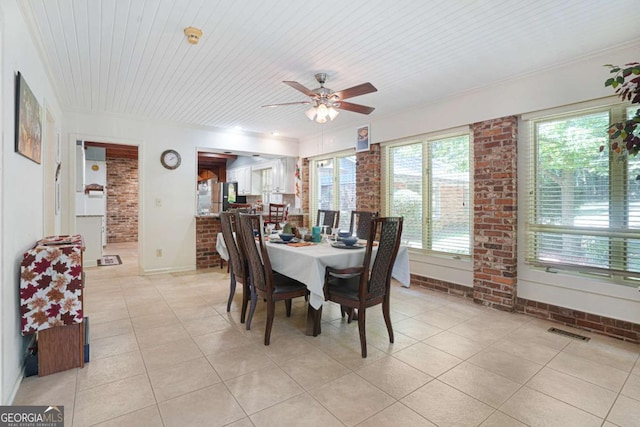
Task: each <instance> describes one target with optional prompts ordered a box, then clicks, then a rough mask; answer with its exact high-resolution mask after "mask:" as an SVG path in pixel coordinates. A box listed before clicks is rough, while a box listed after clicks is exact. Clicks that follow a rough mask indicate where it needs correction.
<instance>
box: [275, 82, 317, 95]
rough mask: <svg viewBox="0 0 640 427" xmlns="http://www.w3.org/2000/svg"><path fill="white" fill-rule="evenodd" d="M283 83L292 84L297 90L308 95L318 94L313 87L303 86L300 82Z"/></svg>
mask: <svg viewBox="0 0 640 427" xmlns="http://www.w3.org/2000/svg"><path fill="white" fill-rule="evenodd" d="M282 83H284V84H286V85H289V86H291V87H292V88H294V89H295V90H299V91H300V92H302V93H304V94H305V95H307V96H312V97H315V96H316V93H315V92H313V91H312V90H311V89H307V88H306V87H304V86H302V85H301V84H300V83H298V82H291V81H284V82H282Z"/></svg>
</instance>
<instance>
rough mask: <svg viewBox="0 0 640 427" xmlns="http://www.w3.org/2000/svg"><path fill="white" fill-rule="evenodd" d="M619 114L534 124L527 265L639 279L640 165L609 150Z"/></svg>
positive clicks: (601, 113)
mask: <svg viewBox="0 0 640 427" xmlns="http://www.w3.org/2000/svg"><path fill="white" fill-rule="evenodd" d="M623 114H625V110H624V109H623V108H622V107H621V106H617V107H611V108H608V109H599V110H596V111H590V112H586V113H580V114H575V115H571V116H559V117H551V118H546V119H540V120H536V121H533V122H532V126H531V130H532V132H533V136H532V138H533V139H532V140H533V141H534V143H533V144H532V155H531V165H530V167H531V173H530V177H531V182H530V189H531V191H530V200H529V213H528V217H529V220H528V224H527V239H528V242H527V260H528V262H530V263H531V264H534V265H538V266H546V267H555V268H566V269H575V270H579V271H586V272H593V273H600V274H606V275H619V276H623V277H633V276H635V277H640V274H639V273H640V162H639V159H638V158H635V157H629V158H628V159H625V158H621V157H620V155H619V154H618V153H616V152H615V151H612V150H609V149H608V147H609V146H610V142H609V137H608V132H607V130H608V127H609V123H610V122H612V121H618V119H620V118H621V116H622V115H623ZM627 114H629V112H627ZM600 147H603V148H604V149H603V150H602V151H600Z"/></svg>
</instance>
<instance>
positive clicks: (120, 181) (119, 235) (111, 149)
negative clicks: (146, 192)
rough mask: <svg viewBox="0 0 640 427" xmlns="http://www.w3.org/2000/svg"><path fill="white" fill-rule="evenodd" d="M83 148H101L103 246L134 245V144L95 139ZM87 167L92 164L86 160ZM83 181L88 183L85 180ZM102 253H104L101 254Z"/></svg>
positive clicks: (136, 173) (136, 171) (136, 198)
mask: <svg viewBox="0 0 640 427" xmlns="http://www.w3.org/2000/svg"><path fill="white" fill-rule="evenodd" d="M84 148H85V150H91V149H100V150H104V167H105V169H106V181H105V191H104V193H105V194H104V195H105V197H106V204H105V205H106V206H105V223H104V227H105V231H106V232H105V234H106V236H105V239H104V240H105V241H103V246H106V245H113V244H129V245H126V246H127V247H135V248H137V246H138V245H137V242H138V217H139V204H138V203H139V163H138V147H137V146H135V145H122V144H112V143H103V142H95V141H84ZM87 162H89V164H90V165H88V166H90V167H94V168H95V167H96V166H97V167H99V165H98V162H95V163H96V165H95V166H94V165H93V164H91V160H87ZM86 184H91V183H89V182H87V183H86ZM105 254H106V253H105Z"/></svg>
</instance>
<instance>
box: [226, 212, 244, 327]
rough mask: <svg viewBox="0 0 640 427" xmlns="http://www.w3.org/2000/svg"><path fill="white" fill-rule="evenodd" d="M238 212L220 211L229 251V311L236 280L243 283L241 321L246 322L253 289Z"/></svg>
mask: <svg viewBox="0 0 640 427" xmlns="http://www.w3.org/2000/svg"><path fill="white" fill-rule="evenodd" d="M238 218H239V217H238V214H237V213H233V212H222V213H220V225H221V227H222V238H223V239H224V245H225V246H226V248H227V252H228V253H229V266H230V271H229V278H230V279H229V280H230V283H229V288H230V289H229V300H228V301H227V312H229V311H231V303H232V302H233V297H234V296H235V293H236V282H240V283H242V311H241V312H240V323H244V322H245V318H246V314H247V306H248V304H249V301H250V300H251V289H250V287H249V277H248V274H249V269H248V266H247V259H246V257H245V254H244V248H243V247H241V245H240V244H239V243H240V242H239V241H238V239H237V237H236V236H237V228H238ZM234 234H235V235H234Z"/></svg>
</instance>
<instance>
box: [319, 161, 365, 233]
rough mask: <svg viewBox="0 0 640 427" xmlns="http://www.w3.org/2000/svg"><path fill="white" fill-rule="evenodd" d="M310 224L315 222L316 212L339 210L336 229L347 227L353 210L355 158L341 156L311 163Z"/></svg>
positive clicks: (354, 203)
mask: <svg viewBox="0 0 640 427" xmlns="http://www.w3.org/2000/svg"><path fill="white" fill-rule="evenodd" d="M310 189H311V191H310V192H311V195H310V196H311V197H310V199H311V202H310V203H309V209H310V211H311V212H310V214H311V218H310V223H311V224H315V223H316V219H317V218H316V216H317V212H318V209H329V210H338V211H340V222H339V227H340V228H341V229H348V228H349V221H350V219H351V211H352V210H355V209H356V157H355V155H353V154H342V155H336V156H333V157H328V158H318V159H315V160H313V161H312V162H311V186H310Z"/></svg>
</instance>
